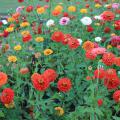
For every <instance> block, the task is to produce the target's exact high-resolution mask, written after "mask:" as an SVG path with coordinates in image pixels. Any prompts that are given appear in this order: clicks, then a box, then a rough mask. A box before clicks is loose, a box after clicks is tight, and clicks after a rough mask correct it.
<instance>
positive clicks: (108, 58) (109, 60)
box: [102, 52, 115, 66]
mask: <svg viewBox="0 0 120 120" xmlns="http://www.w3.org/2000/svg"><path fill="white" fill-rule="evenodd" d="M114 60H115V55H114V54H113V53H111V52H109V53H104V54H103V57H102V61H103V63H104V64H105V65H107V66H111V65H113V64H114Z"/></svg>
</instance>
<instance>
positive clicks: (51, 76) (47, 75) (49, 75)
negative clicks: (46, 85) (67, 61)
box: [43, 69, 58, 82]
mask: <svg viewBox="0 0 120 120" xmlns="http://www.w3.org/2000/svg"><path fill="white" fill-rule="evenodd" d="M43 75H44V77H45V78H46V79H48V81H49V82H53V81H54V80H55V79H56V78H57V76H58V75H57V73H56V71H55V70H53V69H47V70H46V71H45V72H44V73H43Z"/></svg>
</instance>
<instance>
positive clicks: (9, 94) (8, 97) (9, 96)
mask: <svg viewBox="0 0 120 120" xmlns="http://www.w3.org/2000/svg"><path fill="white" fill-rule="evenodd" d="M13 99H14V91H13V90H12V89H11V88H5V89H4V90H3V91H2V93H1V96H0V100H1V102H2V103H3V104H9V103H11V102H12V101H13Z"/></svg>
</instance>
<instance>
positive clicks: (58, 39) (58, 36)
mask: <svg viewBox="0 0 120 120" xmlns="http://www.w3.org/2000/svg"><path fill="white" fill-rule="evenodd" d="M51 39H52V40H53V41H56V42H61V41H62V40H63V39H64V34H63V33H62V32H61V31H56V32H54V33H53V34H52V36H51Z"/></svg>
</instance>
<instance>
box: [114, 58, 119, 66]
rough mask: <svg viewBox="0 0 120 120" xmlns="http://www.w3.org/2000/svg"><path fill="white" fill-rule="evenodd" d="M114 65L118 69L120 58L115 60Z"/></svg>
mask: <svg viewBox="0 0 120 120" xmlns="http://www.w3.org/2000/svg"><path fill="white" fill-rule="evenodd" d="M114 64H115V65H116V66H119V67H120V57H116V58H115V61H114Z"/></svg>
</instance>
